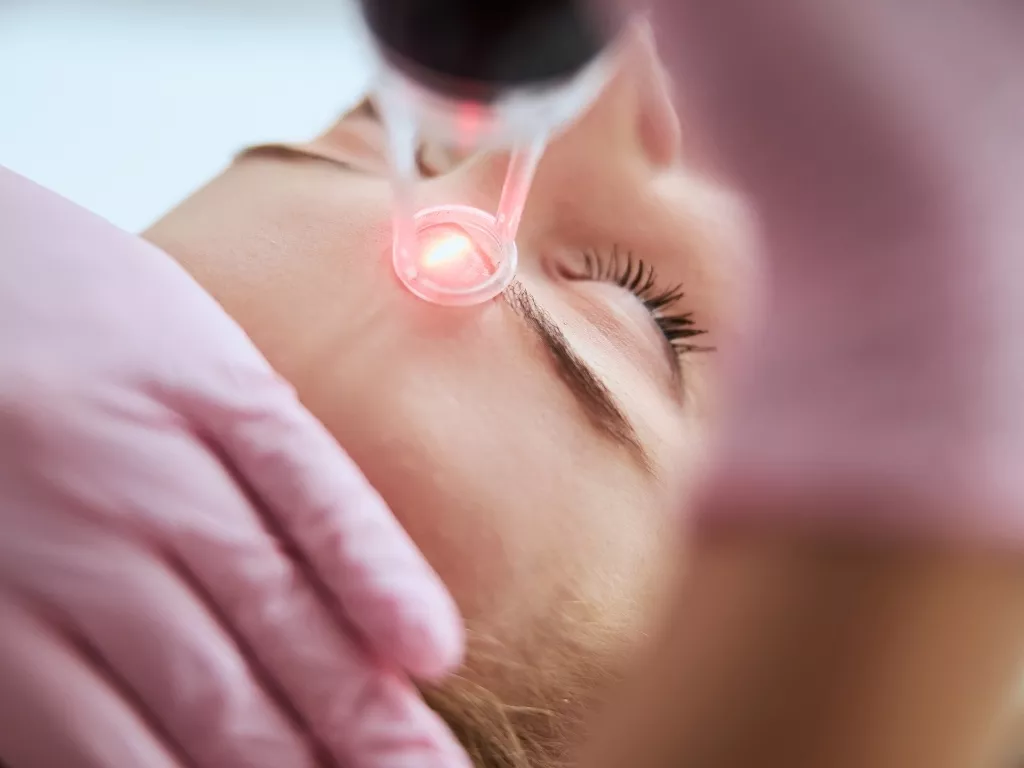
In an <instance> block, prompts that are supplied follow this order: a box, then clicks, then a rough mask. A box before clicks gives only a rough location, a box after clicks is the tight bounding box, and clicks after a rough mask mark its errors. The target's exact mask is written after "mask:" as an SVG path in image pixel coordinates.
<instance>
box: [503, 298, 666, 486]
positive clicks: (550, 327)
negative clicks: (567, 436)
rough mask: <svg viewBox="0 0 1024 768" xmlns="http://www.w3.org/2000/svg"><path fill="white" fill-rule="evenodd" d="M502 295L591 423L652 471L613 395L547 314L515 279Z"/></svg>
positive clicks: (645, 451)
mask: <svg viewBox="0 0 1024 768" xmlns="http://www.w3.org/2000/svg"><path fill="white" fill-rule="evenodd" d="M504 297H505V300H506V301H507V302H508V303H509V305H510V306H511V307H512V309H513V310H514V311H515V312H516V314H518V315H519V316H520V317H522V318H523V319H524V320H525V321H526V323H527V325H528V326H529V327H530V329H531V330H532V331H533V332H534V333H535V334H536V335H537V336H538V337H539V338H540V340H541V341H542V342H543V343H544V347H545V348H546V349H547V351H548V353H549V354H550V356H551V359H552V360H553V362H554V364H555V369H556V371H557V372H558V376H559V378H560V379H561V380H562V381H563V382H564V383H565V385H566V386H567V387H568V388H569V391H570V392H571V393H572V395H573V397H574V398H575V399H576V402H578V403H579V404H580V406H581V407H582V408H583V410H584V412H585V413H586V414H587V417H588V418H589V420H590V422H591V424H592V425H593V426H594V427H595V428H596V429H597V431H598V432H600V433H601V434H602V435H603V436H604V437H606V438H608V439H610V440H611V441H613V442H614V443H616V444H617V445H619V446H621V447H623V448H625V449H626V451H627V452H628V453H629V454H630V455H631V456H632V457H633V458H634V460H635V461H636V462H637V463H638V464H639V465H640V466H641V467H642V468H643V469H644V470H645V471H647V472H649V473H651V474H654V473H655V472H654V464H653V462H652V461H651V457H650V455H649V454H648V453H647V450H646V449H645V448H644V444H643V442H641V440H640V437H639V435H637V432H636V429H635V428H634V427H633V424H632V422H631V421H630V419H629V417H628V416H626V414H625V413H624V412H623V410H622V408H621V407H620V406H619V404H618V403H617V402H616V399H615V395H613V394H612V392H611V390H610V389H608V386H607V385H606V384H605V383H604V382H603V381H602V380H601V379H600V377H599V376H597V374H595V373H594V372H593V370H592V369H591V368H590V366H589V365H587V363H586V361H584V360H583V358H582V357H580V356H579V355H578V354H577V353H576V351H575V350H574V349H573V348H572V345H571V344H570V343H569V340H568V339H567V338H566V336H565V334H564V333H563V332H562V329H561V328H559V327H558V325H557V324H556V323H555V321H554V320H553V319H552V318H551V316H550V315H549V314H548V313H547V312H546V311H544V309H542V308H541V307H540V306H539V305H538V304H537V302H536V301H534V299H533V296H531V295H530V293H529V291H527V290H526V288H525V286H523V284H522V283H520V282H519V281H515V282H513V283H512V284H511V285H510V286H509V287H508V288H506V289H505V293H504Z"/></svg>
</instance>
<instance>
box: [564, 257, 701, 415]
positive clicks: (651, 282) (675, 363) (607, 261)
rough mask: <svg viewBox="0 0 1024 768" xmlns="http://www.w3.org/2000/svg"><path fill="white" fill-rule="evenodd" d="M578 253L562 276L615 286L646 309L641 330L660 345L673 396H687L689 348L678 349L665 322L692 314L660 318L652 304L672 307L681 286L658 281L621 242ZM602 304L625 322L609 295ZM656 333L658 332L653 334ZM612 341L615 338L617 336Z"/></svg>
mask: <svg viewBox="0 0 1024 768" xmlns="http://www.w3.org/2000/svg"><path fill="white" fill-rule="evenodd" d="M576 255H577V257H578V261H577V263H576V267H575V268H573V267H572V266H571V265H570V264H569V262H568V261H563V263H562V266H561V268H560V270H559V271H560V272H561V275H562V277H563V278H567V279H569V280H574V281H590V282H597V283H602V284H604V285H609V286H613V287H614V288H615V290H617V291H619V292H622V293H625V294H626V295H628V298H629V301H630V302H631V303H632V304H635V305H636V306H637V309H638V310H639V311H642V312H643V313H644V320H643V326H644V329H645V330H644V331H641V333H643V334H644V336H646V337H647V339H648V340H649V341H652V342H653V343H654V344H655V345H656V346H657V348H658V351H659V353H660V355H659V357H660V358H661V361H662V362H663V363H664V367H666V368H667V371H668V374H669V379H670V381H668V389H669V391H670V393H671V395H672V397H673V399H675V400H677V401H681V400H682V397H683V367H682V362H681V360H680V354H681V352H682V351H685V350H681V349H678V348H677V347H676V345H675V344H673V342H672V340H671V339H670V338H669V335H668V333H667V332H666V330H665V328H664V327H663V323H671V322H675V321H676V320H677V319H678V320H680V321H683V322H687V323H688V322H689V320H688V314H683V315H679V316H678V317H677V316H675V315H669V314H666V315H662V316H661V319H659V315H657V314H656V313H655V311H654V310H653V309H652V308H651V305H652V304H656V305H659V306H661V308H668V307H671V306H672V305H673V304H675V303H676V302H677V301H678V300H679V299H681V298H682V297H683V293H682V290H681V287H679V286H677V287H673V288H670V289H667V290H665V289H662V288H661V287H660V286H659V285H658V284H657V276H656V273H655V271H654V268H653V267H652V266H650V265H649V264H648V263H647V262H645V261H644V260H643V259H637V258H634V257H633V254H632V252H631V251H626V250H620V249H619V247H618V246H617V245H613V246H612V247H611V249H610V251H608V252H604V251H600V250H597V249H588V250H581V251H578V252H576ZM599 304H600V309H601V310H602V312H601V314H602V315H604V316H605V317H610V318H611V321H612V322H614V323H615V325H616V326H622V324H623V321H621V320H616V319H615V318H614V315H615V314H616V313H615V312H614V310H613V309H612V308H611V306H610V300H609V299H608V298H604V299H602V300H601V301H600V302H599ZM588 319H589V320H590V322H591V323H592V324H594V325H596V326H597V327H598V330H599V331H602V332H603V333H604V335H605V336H606V337H607V336H609V334H608V333H607V329H602V328H601V323H599V322H595V319H594V317H593V316H592V315H591V317H589V318H588ZM699 333H702V331H697V330H694V331H693V335H697V334H699ZM652 334H654V335H653V337H652V336H651V335H652ZM629 335H630V336H632V337H633V338H634V339H635V338H636V332H635V331H631V332H630V333H629ZM612 341H613V342H614V339H612Z"/></svg>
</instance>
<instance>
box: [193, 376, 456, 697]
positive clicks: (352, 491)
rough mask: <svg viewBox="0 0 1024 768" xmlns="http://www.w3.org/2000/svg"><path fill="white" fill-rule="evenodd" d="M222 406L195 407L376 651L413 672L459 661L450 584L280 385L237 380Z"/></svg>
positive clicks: (443, 668) (430, 673)
mask: <svg viewBox="0 0 1024 768" xmlns="http://www.w3.org/2000/svg"><path fill="white" fill-rule="evenodd" d="M231 395H232V396H231V398H226V397H225V398H224V400H223V402H219V403H214V402H207V403H194V404H193V407H194V409H198V410H199V411H200V412H201V417H200V423H203V424H206V425H208V426H210V427H212V428H213V429H214V430H215V431H214V434H213V436H212V437H213V439H214V440H215V441H216V442H217V444H218V445H219V446H220V447H221V448H222V449H223V450H224V452H225V454H226V455H227V458H228V460H229V461H230V462H232V463H233V464H234V466H235V467H236V468H237V470H238V472H239V474H240V475H241V476H243V477H244V478H246V479H247V480H248V481H249V482H251V483H252V485H253V491H254V493H255V494H256V495H257V496H258V498H259V501H260V502H261V503H262V504H264V505H265V506H266V509H267V511H268V513H269V515H270V516H271V517H272V518H273V520H274V521H279V523H280V525H282V526H283V527H284V528H285V531H284V533H285V535H286V536H287V537H288V539H289V540H290V541H291V542H292V543H293V544H294V545H295V546H296V547H298V549H299V550H300V552H301V554H302V556H303V557H304V558H306V559H308V561H309V563H310V564H311V566H312V568H313V569H314V571H315V572H316V574H317V576H318V577H319V578H320V579H322V581H323V583H324V585H325V586H326V587H327V589H328V590H329V591H330V592H331V593H332V594H333V596H334V597H335V598H336V599H337V603H338V604H337V607H338V608H339V609H340V611H341V612H342V613H343V614H344V616H345V618H346V619H347V620H349V621H351V622H352V624H353V625H354V626H355V627H356V628H357V629H358V630H359V632H360V633H361V634H362V636H363V637H364V638H365V639H366V640H367V641H368V643H369V645H370V647H371V648H372V649H373V650H374V652H376V653H378V654H380V655H381V656H382V657H383V658H384V659H386V660H388V661H390V662H394V663H396V664H398V665H399V666H400V667H402V668H403V669H405V670H406V671H408V672H409V673H410V674H412V675H413V676H414V677H418V678H421V679H433V678H437V677H439V676H441V675H443V674H444V673H446V672H448V671H451V670H452V669H453V668H454V667H455V666H457V664H458V663H459V661H460V660H461V657H462V652H463V642H464V638H463V628H462V622H461V619H460V616H459V612H458V609H457V608H456V606H455V603H454V601H453V599H452V598H451V596H450V594H449V593H448V590H447V589H446V588H445V586H444V584H443V583H442V582H441V580H440V578H439V577H438V576H437V574H436V573H435V572H434V570H433V569H432V568H431V567H430V566H429V565H428V564H427V562H426V560H425V559H424V558H423V556H422V554H421V553H420V552H419V550H418V548H417V547H416V545H415V544H414V543H413V542H412V540H411V539H410V538H409V536H408V534H407V533H406V532H405V530H404V529H403V528H402V527H401V525H399V523H398V521H397V520H396V519H395V517H394V515H392V513H391V511H390V510H389V509H388V508H387V506H386V505H385V504H384V502H383V500H382V499H381V498H380V496H379V495H378V494H377V492H376V491H375V490H374V489H373V488H372V487H371V486H370V485H369V483H368V482H367V481H366V479H365V478H364V477H363V475H362V473H361V472H360V471H359V469H358V467H356V466H355V464H354V462H353V461H352V460H351V459H350V458H349V457H348V456H347V455H346V454H345V453H344V452H343V451H342V450H341V449H340V448H339V446H338V444H337V443H336V442H335V440H334V438H333V437H332V436H331V435H330V434H329V433H328V432H327V430H326V429H325V428H324V427H323V425H321V424H320V422H318V421H317V420H316V419H315V418H314V417H313V416H312V415H311V414H310V413H309V412H308V411H306V410H305V408H303V407H302V406H301V405H300V403H299V402H298V400H297V398H296V397H295V393H294V391H293V390H292V389H291V388H290V387H289V386H287V385H286V384H285V383H284V382H283V381H280V380H278V379H276V378H271V377H267V378H265V379H261V380H259V381H245V382H238V384H237V386H236V388H235V390H234V391H232V393H231Z"/></svg>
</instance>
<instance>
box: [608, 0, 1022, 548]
mask: <svg viewBox="0 0 1024 768" xmlns="http://www.w3.org/2000/svg"><path fill="white" fill-rule="evenodd" d="M606 1H607V0H606ZM654 6H655V18H656V24H655V28H656V30H657V33H658V36H659V38H660V40H659V42H660V44H661V45H660V47H661V50H662V52H663V53H664V55H665V58H666V60H667V63H668V64H669V66H670V69H671V71H672V73H673V75H675V77H676V80H677V84H678V86H679V93H680V97H681V103H680V106H681V108H682V111H683V113H684V115H685V116H686V119H687V123H688V125H689V126H690V127H691V128H692V129H694V130H695V131H696V132H697V133H698V134H699V135H700V137H701V139H702V140H703V143H704V145H705V148H706V149H708V150H709V151H712V152H713V153H714V154H715V155H716V156H717V159H718V161H719V163H720V165H721V167H722V168H724V169H725V170H726V171H727V172H728V173H729V174H730V175H731V178H732V180H733V181H734V182H735V183H736V184H737V185H738V186H739V188H740V189H742V190H743V191H744V192H746V193H747V194H748V196H749V199H750V201H751V202H752V203H753V204H754V207H755V209H756V212H757V214H758V216H759V219H760V224H761V229H762V234H763V241H762V242H763V245H764V247H765V254H764V255H765V259H764V262H763V264H764V268H765V276H766V278H767V292H766V296H765V299H766V304H765V306H764V307H763V309H764V311H763V312H762V313H761V318H762V322H761V324H760V326H759V327H758V328H757V329H756V331H755V332H754V334H753V336H752V338H751V339H750V340H749V341H750V343H749V345H748V346H747V348H746V349H742V350H739V351H738V352H736V354H735V355H733V358H734V363H735V365H734V367H735V371H734V373H735V374H736V375H735V376H734V378H733V381H734V382H735V384H736V391H735V392H734V393H733V394H734V397H733V398H732V400H731V402H732V403H733V408H732V410H731V418H730V422H729V425H728V427H727V428H726V429H725V430H724V431H723V434H722V438H721V439H722V443H723V445H722V446H721V451H720V456H721V460H720V462H719V463H718V465H717V468H716V471H717V477H718V478H719V482H718V483H716V484H715V485H714V487H715V493H716V499H717V501H716V504H715V505H714V508H715V514H748V513H749V514H755V515H756V516H757V517H758V519H765V518H770V517H771V516H773V515H779V516H782V517H786V518H792V517H793V516H801V515H806V516H807V517H808V519H809V520H810V519H811V518H813V519H814V520H815V522H818V523H820V522H823V521H825V520H826V519H828V521H829V522H831V523H835V524H843V525H852V526H868V527H871V528H872V529H874V530H882V529H897V528H902V529H904V530H905V531H916V532H917V533H927V535H936V534H941V535H950V536H969V537H975V536H977V537H983V538H987V539H1010V540H1012V542H1013V543H1014V544H1016V545H1019V544H1020V543H1021V542H1022V541H1024V473H1022V472H1021V468H1020V467H1021V460H1022V457H1024V342H1022V341H1021V335H1020V334H1021V329H1022V328H1024V5H1022V4H1021V3H1017V2H999V1H996V0H977V1H976V2H963V1H962V0H932V1H931V2H924V3H917V2H910V3H906V2H892V0H784V1H783V2H777V3H765V2H761V1H760V0H718V1H716V2H701V1H700V0H654ZM690 138H691V140H692V139H693V137H692V136H691V137H690ZM769 491H771V492H772V494H773V495H772V496H771V498H772V502H771V503H768V502H767V501H765V502H764V503H761V502H760V501H758V500H762V501H763V500H764V499H766V498H767V497H766V492H769ZM738 497H743V498H738ZM815 498H816V499H817V501H814V499H815ZM837 498H838V499H839V500H840V503H836V502H837ZM797 499H802V500H803V501H802V502H799V501H797Z"/></svg>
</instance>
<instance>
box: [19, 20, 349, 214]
mask: <svg viewBox="0 0 1024 768" xmlns="http://www.w3.org/2000/svg"><path fill="white" fill-rule="evenodd" d="M366 51H367V48H366V39H365V35H364V33H363V30H362V28H361V26H360V25H359V23H358V17H357V16H356V13H355V11H354V7H353V5H351V0H61V1H58V0H0V165H4V166H7V167H8V168H11V169H12V170H15V171H17V172H19V173H21V174H23V175H25V176H28V177H29V178H31V179H33V180H35V181H37V182H39V183H40V184H43V185H44V186H47V187H49V188H51V189H53V190H56V191H57V192H60V193H61V194H63V195H65V196H67V197H69V198H71V199H72V200H74V201H75V202H77V203H80V204H81V205H84V206H85V207H87V208H90V209H91V210H93V211H95V212H97V213H99V214H101V215H102V216H104V217H106V218H108V219H110V220H111V221H113V222H114V223H115V224H117V225H119V226H121V227H124V228H126V229H128V230H131V231H138V230H140V229H143V228H144V227H145V226H146V225H147V224H149V223H150V222H151V221H152V220H153V219H155V218H156V217H157V216H159V215H160V214H161V213H162V212H163V211H165V210H167V209H168V208H169V207H171V206H172V205H174V204H175V203H176V202H177V201H178V200H180V199H181V198H182V197H184V196H185V195H187V194H188V193H189V192H190V191H191V190H193V189H194V188H195V187H197V186H198V185H200V184H202V183H203V182H204V181H205V180H206V179H208V178H209V177H210V176H212V175H214V174H215V173H217V171H218V170H219V169H220V168H221V167H223V165H224V164H225V163H227V162H228V161H229V160H230V158H231V156H232V155H233V154H234V152H236V151H237V150H238V149H240V148H241V147H242V146H244V145H246V144H250V143H254V142H259V141H267V140H288V139H301V138H310V137H312V136H313V135H315V134H316V133H317V132H319V131H320V130H321V129H323V128H324V127H326V126H327V125H328V124H329V123H330V122H331V121H332V119H333V118H334V117H335V116H336V115H337V114H338V113H339V112H341V111H342V110H343V109H344V108H345V107H347V106H349V105H350V104H352V103H353V102H354V101H355V100H356V99H357V98H358V97H359V95H360V94H361V92H362V91H363V89H364V88H365V87H366V83H367V80H368V78H369V63H368V58H367V55H366Z"/></svg>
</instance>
